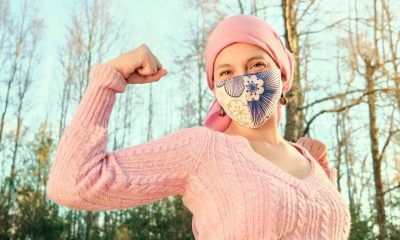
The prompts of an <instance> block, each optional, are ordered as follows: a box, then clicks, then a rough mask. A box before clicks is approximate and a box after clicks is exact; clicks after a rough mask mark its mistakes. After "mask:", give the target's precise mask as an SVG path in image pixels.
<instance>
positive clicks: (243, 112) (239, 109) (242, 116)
mask: <svg viewBox="0 0 400 240" xmlns="http://www.w3.org/2000/svg"><path fill="white" fill-rule="evenodd" d="M227 111H229V112H230V114H231V115H233V116H235V117H236V120H237V121H240V122H241V123H243V124H251V122H252V121H251V113H250V111H249V108H248V106H247V103H243V102H242V101H240V100H231V101H229V103H228V109H227Z"/></svg>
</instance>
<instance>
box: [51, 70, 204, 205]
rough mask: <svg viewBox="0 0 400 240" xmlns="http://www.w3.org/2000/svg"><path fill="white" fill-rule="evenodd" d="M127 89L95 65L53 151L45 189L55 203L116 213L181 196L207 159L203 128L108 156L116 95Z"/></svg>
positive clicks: (119, 78)
mask: <svg viewBox="0 0 400 240" xmlns="http://www.w3.org/2000/svg"><path fill="white" fill-rule="evenodd" d="M145 70H146V69H142V71H145ZM156 74H157V73H156ZM153 76H154V73H153ZM142 77H143V76H142ZM154 79H155V78H154ZM126 84H127V81H126V78H125V77H123V75H122V74H121V72H119V71H116V68H114V67H112V66H111V65H110V64H95V65H94V66H93V68H92V76H91V79H90V81H89V84H88V87H87V89H86V91H85V94H84V96H83V98H82V100H81V102H80V104H79V106H78V109H77V111H76V113H75V115H74V116H73V118H72V120H71V122H70V123H69V124H68V125H67V127H66V128H65V129H64V133H63V136H62V138H61V140H60V142H59V143H58V146H57V151H56V154H55V159H54V162H53V165H52V167H51V171H50V176H49V179H48V181H47V186H46V193H47V196H48V197H49V198H50V199H51V200H53V201H54V202H56V203H58V204H60V205H62V206H65V207H68V208H71V209H80V210H115V209H123V208H132V207H136V206H139V205H143V204H147V203H151V202H154V201H156V200H159V199H161V198H164V197H166V196H169V195H177V194H183V192H184V191H185V189H186V184H187V182H188V181H187V180H188V177H189V176H191V175H193V174H195V172H196V168H197V166H198V164H199V163H200V162H201V161H202V159H203V158H204V157H206V152H207V146H208V145H209V143H208V141H209V138H210V132H209V131H208V130H207V129H206V128H205V127H201V126H198V127H192V128H185V129H181V130H178V131H176V132H173V133H170V134H168V135H166V136H164V137H162V138H159V139H156V140H152V141H150V142H147V143H143V144H139V145H135V146H131V147H128V148H123V149H118V150H116V151H112V152H108V151H107V150H106V148H107V143H108V122H109V119H110V115H111V112H112V108H113V106H114V103H115V97H116V94H117V93H122V92H123V91H124V90H125V87H126Z"/></svg>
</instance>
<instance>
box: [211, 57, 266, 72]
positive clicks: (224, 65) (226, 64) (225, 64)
mask: <svg viewBox="0 0 400 240" xmlns="http://www.w3.org/2000/svg"><path fill="white" fill-rule="evenodd" d="M256 59H264V60H266V59H265V57H264V56H262V55H257V56H254V57H251V58H249V59H247V62H251V61H254V60H256ZM229 66H231V65H230V64H228V63H224V64H220V65H218V67H217V69H216V70H218V69H220V68H223V67H229Z"/></svg>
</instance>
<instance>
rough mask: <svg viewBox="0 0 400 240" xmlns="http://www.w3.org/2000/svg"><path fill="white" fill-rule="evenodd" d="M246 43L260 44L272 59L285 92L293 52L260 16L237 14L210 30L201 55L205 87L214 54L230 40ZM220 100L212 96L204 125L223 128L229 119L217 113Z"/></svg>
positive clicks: (290, 71) (210, 83)
mask: <svg viewBox="0 0 400 240" xmlns="http://www.w3.org/2000/svg"><path fill="white" fill-rule="evenodd" d="M237 42H241V43H249V44H253V45H256V46H258V47H261V48H262V49H263V50H264V51H265V52H267V53H268V55H270V56H271V58H272V59H273V60H274V61H275V63H276V64H277V65H278V67H279V68H280V69H281V72H282V83H283V90H282V92H283V93H284V94H285V93H286V92H287V91H289V90H290V88H291V87H292V81H293V71H294V65H295V59H294V56H293V54H292V53H291V52H290V51H289V50H288V49H287V48H286V47H285V45H284V43H283V42H282V40H281V39H280V37H279V35H278V34H277V33H276V31H275V30H274V29H273V28H272V27H271V26H270V25H269V24H268V23H266V22H265V21H264V20H263V19H261V18H258V17H256V16H252V15H244V14H239V15H235V16H231V17H228V18H226V19H224V20H223V21H221V22H220V23H219V24H218V26H217V27H216V28H215V29H214V30H213V31H212V33H211V35H210V37H209V39H208V42H207V46H206V49H205V51H204V57H205V61H206V73H207V83H208V87H209V88H210V89H211V90H212V89H213V88H214V85H213V82H212V79H213V69H214V62H215V58H216V57H217V56H218V53H219V52H220V51H221V50H222V49H224V48H225V47H227V46H229V45H231V44H233V43H237ZM277 108H278V123H279V122H280V120H281V112H282V109H281V108H282V104H281V103H278V106H277ZM219 109H220V104H219V103H218V101H217V100H216V99H215V100H214V102H213V103H212V104H211V107H210V109H209V111H208V113H207V116H206V117H205V120H204V125H205V126H206V127H209V128H212V129H214V130H216V131H220V132H223V131H225V129H226V128H228V126H229V124H230V122H231V121H232V120H231V118H230V117H229V116H228V115H225V116H223V117H221V116H219V115H218V111H219Z"/></svg>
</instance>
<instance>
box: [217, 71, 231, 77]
mask: <svg viewBox="0 0 400 240" xmlns="http://www.w3.org/2000/svg"><path fill="white" fill-rule="evenodd" d="M227 74H229V71H223V72H220V74H219V75H220V76H223V75H227Z"/></svg>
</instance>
